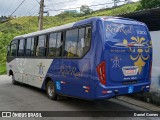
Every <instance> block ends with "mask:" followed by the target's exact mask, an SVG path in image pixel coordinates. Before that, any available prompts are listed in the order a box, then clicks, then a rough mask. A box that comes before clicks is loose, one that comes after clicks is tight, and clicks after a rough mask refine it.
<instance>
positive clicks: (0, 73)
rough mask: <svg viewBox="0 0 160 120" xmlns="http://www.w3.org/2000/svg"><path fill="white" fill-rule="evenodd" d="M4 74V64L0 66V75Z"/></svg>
mask: <svg viewBox="0 0 160 120" xmlns="http://www.w3.org/2000/svg"><path fill="white" fill-rule="evenodd" d="M3 74H6V64H0V75H3Z"/></svg>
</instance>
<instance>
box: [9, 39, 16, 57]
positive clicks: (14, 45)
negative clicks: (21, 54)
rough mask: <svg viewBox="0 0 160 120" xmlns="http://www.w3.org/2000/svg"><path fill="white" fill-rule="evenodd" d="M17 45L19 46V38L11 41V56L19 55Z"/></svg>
mask: <svg viewBox="0 0 160 120" xmlns="http://www.w3.org/2000/svg"><path fill="white" fill-rule="evenodd" d="M17 47H18V40H14V41H12V42H11V50H10V56H12V57H15V56H17Z"/></svg>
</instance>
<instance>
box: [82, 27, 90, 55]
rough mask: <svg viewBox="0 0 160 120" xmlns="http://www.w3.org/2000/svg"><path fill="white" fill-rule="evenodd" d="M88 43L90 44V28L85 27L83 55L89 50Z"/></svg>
mask: <svg viewBox="0 0 160 120" xmlns="http://www.w3.org/2000/svg"><path fill="white" fill-rule="evenodd" d="M90 42H91V27H86V34H85V40H84V48H83V55H84V54H86V52H87V51H88V50H89V48H90Z"/></svg>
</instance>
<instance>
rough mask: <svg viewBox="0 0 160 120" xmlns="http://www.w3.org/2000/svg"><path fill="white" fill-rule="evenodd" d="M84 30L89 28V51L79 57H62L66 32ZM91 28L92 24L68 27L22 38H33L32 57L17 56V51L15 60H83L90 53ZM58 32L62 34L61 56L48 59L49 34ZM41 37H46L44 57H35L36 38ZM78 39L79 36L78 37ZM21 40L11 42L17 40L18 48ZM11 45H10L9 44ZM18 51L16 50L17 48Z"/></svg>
mask: <svg viewBox="0 0 160 120" xmlns="http://www.w3.org/2000/svg"><path fill="white" fill-rule="evenodd" d="M83 27H84V28H85V29H86V27H90V28H91V37H90V45H89V49H88V50H87V51H86V53H85V54H84V55H82V56H81V57H69V58H67V57H64V56H63V50H64V44H65V40H66V31H67V30H71V29H76V28H77V29H78V31H79V29H80V28H83ZM92 28H93V24H92V23H89V24H84V25H79V26H75V27H74V26H73V27H70V28H67V29H61V30H57V31H56V30H55V31H51V32H46V33H43V34H37V35H32V36H28V37H23V38H21V39H25V40H26V39H27V38H34V56H25V55H24V56H17V54H18V51H17V52H16V56H15V57H16V58H31V59H35V58H36V59H37V58H39V59H83V57H84V56H85V55H86V54H87V53H88V52H89V51H90V49H91V44H92V36H93V35H92ZM59 32H61V33H62V34H63V44H62V51H61V52H62V53H61V56H59V57H57V56H55V57H49V56H48V43H49V34H51V33H57V34H58V33H59ZM41 35H46V45H47V46H46V55H45V56H42V57H41V56H36V46H35V45H37V42H38V36H41ZM78 35H79V33H78ZM85 35H86V32H85ZM78 37H79V36H78ZM21 39H13V40H12V41H14V40H18V47H19V40H21ZM12 41H11V42H10V43H12ZM56 42H57V40H56ZM10 45H11V44H10ZM24 47H26V46H24ZM17 49H18V48H17Z"/></svg>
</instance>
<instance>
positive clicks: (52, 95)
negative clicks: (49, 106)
mask: <svg viewBox="0 0 160 120" xmlns="http://www.w3.org/2000/svg"><path fill="white" fill-rule="evenodd" d="M46 92H47V96H48V98H49V99H51V100H57V94H56V89H55V85H54V83H53V82H52V81H51V80H50V81H48V82H47V86H46Z"/></svg>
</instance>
